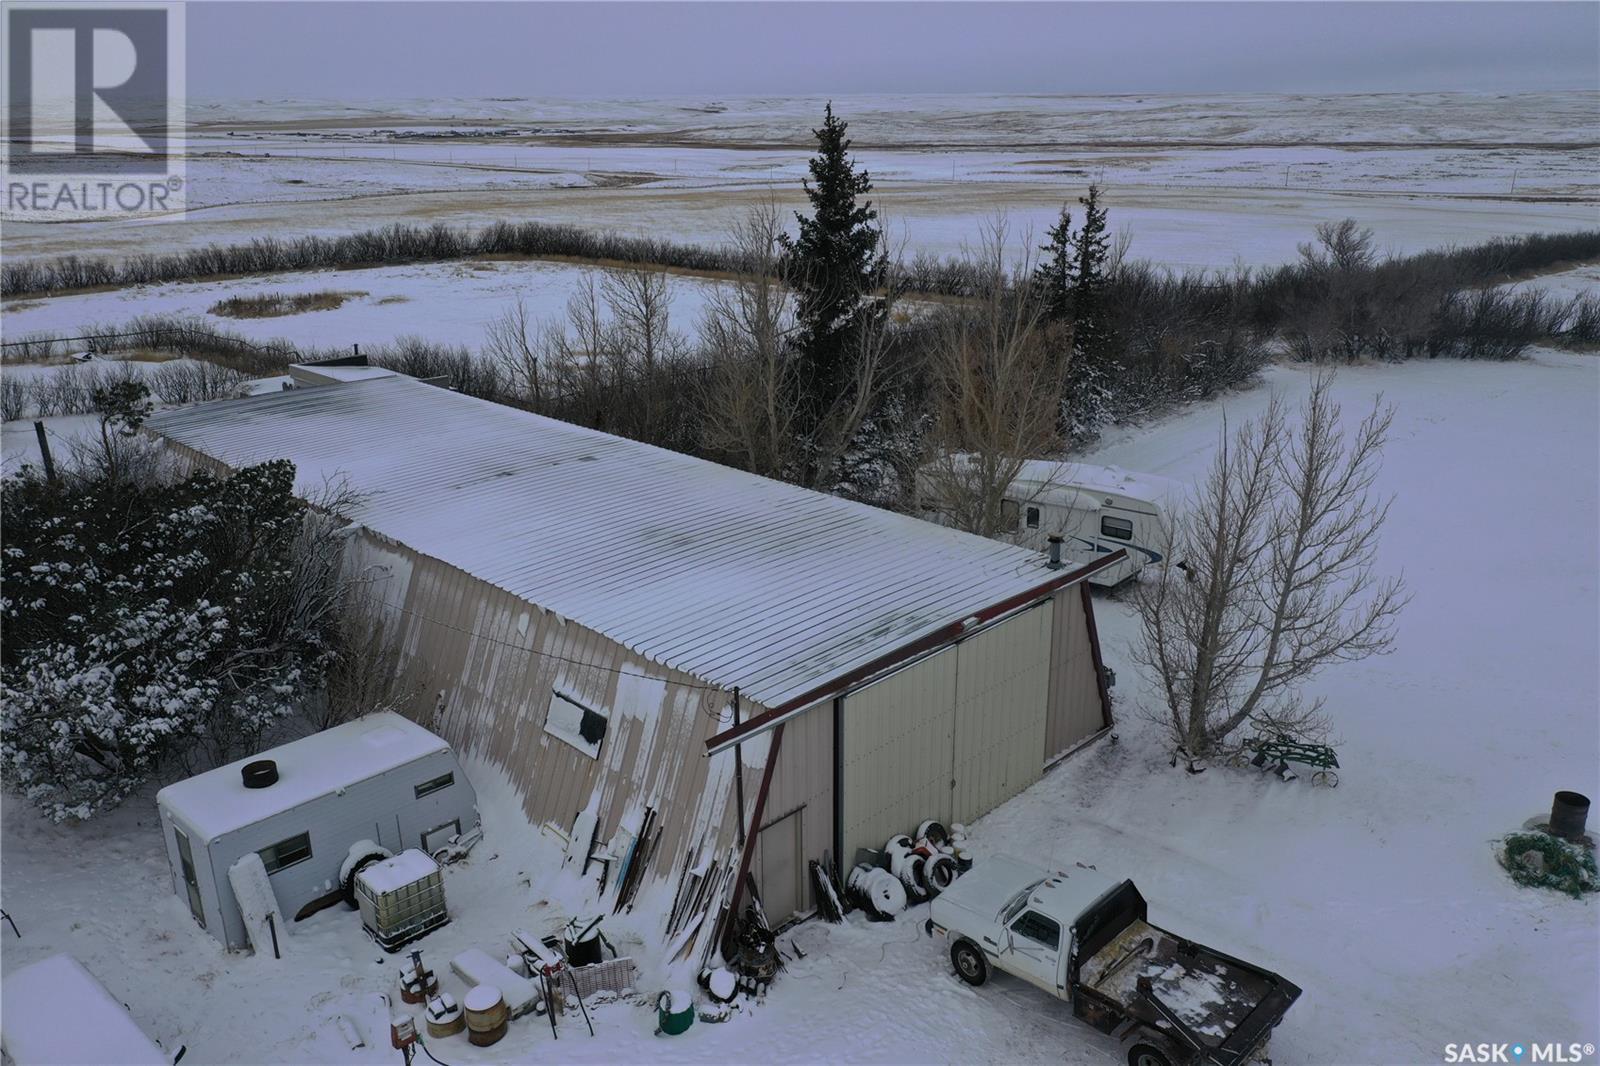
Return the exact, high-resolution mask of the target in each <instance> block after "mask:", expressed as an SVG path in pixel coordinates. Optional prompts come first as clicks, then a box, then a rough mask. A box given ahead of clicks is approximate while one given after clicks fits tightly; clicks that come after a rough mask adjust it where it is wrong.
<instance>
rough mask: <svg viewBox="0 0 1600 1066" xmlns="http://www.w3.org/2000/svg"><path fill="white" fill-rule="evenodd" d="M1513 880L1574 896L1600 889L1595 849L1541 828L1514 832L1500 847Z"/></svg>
mask: <svg viewBox="0 0 1600 1066" xmlns="http://www.w3.org/2000/svg"><path fill="white" fill-rule="evenodd" d="M1496 851H1497V853H1498V854H1499V858H1500V865H1501V866H1503V867H1505V870H1506V872H1507V873H1508V874H1510V875H1511V880H1513V881H1515V882H1516V883H1517V884H1519V885H1525V886H1528V887H1530V888H1552V889H1555V890H1556V891H1557V892H1563V893H1565V894H1566V895H1569V896H1571V897H1572V898H1573V899H1580V898H1582V897H1583V895H1584V894H1585V893H1588V892H1600V869H1597V868H1596V866H1595V860H1594V851H1593V849H1592V848H1586V847H1584V846H1582V845H1581V844H1573V843H1571V842H1569V841H1566V840H1562V839H1561V838H1560V837H1555V836H1551V835H1550V834H1549V833H1542V832H1539V831H1537V830H1530V831H1528V832H1523V833H1512V834H1510V835H1508V836H1507V837H1506V838H1505V839H1504V840H1502V841H1500V843H1499V846H1498V847H1497V848H1496Z"/></svg>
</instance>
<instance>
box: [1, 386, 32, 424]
mask: <svg viewBox="0 0 1600 1066" xmlns="http://www.w3.org/2000/svg"><path fill="white" fill-rule="evenodd" d="M30 406H32V399H31V397H30V396H29V390H28V387H27V386H26V385H25V384H24V383H23V382H20V381H18V380H17V379H16V378H13V377H6V378H0V422H15V421H16V420H17V419H19V418H22V417H23V416H25V415H26V414H27V413H28V409H29V407H30Z"/></svg>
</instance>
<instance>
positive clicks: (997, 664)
mask: <svg viewBox="0 0 1600 1066" xmlns="http://www.w3.org/2000/svg"><path fill="white" fill-rule="evenodd" d="M1050 616H1051V612H1050V608H1049V605H1048V604H1041V605H1040V606H1038V607H1032V608H1029V609H1028V610H1027V611H1025V612H1023V613H1022V614H1020V615H1018V616H1017V617H1015V618H1012V619H1009V620H1007V621H1005V622H1001V623H1000V624H999V625H997V626H994V627H992V628H990V629H986V630H984V631H983V632H981V633H979V634H977V635H976V636H974V637H971V638H969V639H967V640H964V641H962V642H961V643H960V644H958V645H956V651H957V666H956V712H955V760H954V771H953V772H952V774H951V778H952V779H953V780H954V782H955V795H954V798H953V800H952V803H951V809H950V818H951V819H953V820H955V821H959V822H965V821H970V820H972V819H973V818H976V817H978V816H979V815H982V814H985V813H987V812H988V811H990V810H993V809H994V808H995V807H997V806H999V805H1000V804H1001V803H1003V802H1005V801H1006V800H1008V799H1010V798H1011V797H1012V796H1015V795H1016V794H1017V793H1019V792H1021V791H1022V790H1023V789H1025V788H1027V787H1028V786H1029V785H1031V784H1033V782H1035V781H1037V780H1038V779H1039V773H1040V761H1039V752H1040V751H1041V750H1042V749H1043V747H1044V736H1045V706H1046V702H1047V696H1048V691H1049V674H1050V659H1049V652H1050V628H1051V627H1050V620H1051V618H1050Z"/></svg>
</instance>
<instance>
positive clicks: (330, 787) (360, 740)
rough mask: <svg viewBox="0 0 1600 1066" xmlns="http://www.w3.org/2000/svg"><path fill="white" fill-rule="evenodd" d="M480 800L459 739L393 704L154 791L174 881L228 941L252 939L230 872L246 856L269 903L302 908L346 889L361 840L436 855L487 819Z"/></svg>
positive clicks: (233, 945) (205, 923)
mask: <svg viewBox="0 0 1600 1066" xmlns="http://www.w3.org/2000/svg"><path fill="white" fill-rule="evenodd" d="M477 804H478V798H477V795H476V793H475V792H474V791H473V789H472V785H471V783H470V782H468V781H467V779H466V775H465V774H463V773H462V772H461V767H460V766H459V765H458V764H457V763H456V757H455V754H454V753H453V752H452V751H451V750H450V745H448V744H447V743H445V742H444V741H443V740H442V739H440V738H439V737H437V736H435V735H434V734H433V733H430V732H429V731H428V730H426V729H424V728H422V726H420V725H417V724H416V723H415V722H412V721H410V720H409V719H406V718H402V717H401V716H400V715H398V714H394V713H392V712H388V711H385V712H381V713H378V714H369V715H367V716H366V717H365V718H358V719H356V720H355V721H353V722H346V723H344V724H343V725H336V726H334V727H333V728H332V729H327V730H324V731H323V732H321V733H313V734H312V735H311V736H308V737H302V738H301V739H299V740H295V741H292V742H290V743H288V744H284V745H282V746H280V747H277V748H273V749H272V750H270V751H265V752H262V753H261V754H260V755H256V756H252V757H251V758H248V759H241V760H239V761H238V762H235V763H230V764H228V765H227V766H219V767H217V768H216V769H215V770H209V771H207V772H205V773H203V774H199V775H197V776H195V777H191V778H188V779H187V780H184V781H179V782H177V783H176V784H171V785H168V786H167V787H166V788H164V789H162V790H161V791H160V792H158V793H157V794H156V806H157V807H158V808H159V809H160V811H161V826H162V831H163V832H164V833H165V834H166V839H167V858H168V861H169V862H171V864H172V875H173V885H174V888H175V889H176V890H177V893H178V895H179V896H180V897H182V898H184V899H186V900H187V901H188V904H189V910H190V913H192V914H193V915H194V920H195V921H196V922H198V923H200V927H201V928H203V929H205V930H206V931H207V932H209V933H210V934H211V935H212V936H215V937H216V938H217V939H218V940H221V941H222V942H223V944H224V945H226V946H227V947H228V948H230V949H239V948H245V947H248V946H251V940H250V934H249V932H248V930H247V918H246V915H245V913H244V911H243V909H242V907H241V903H242V902H243V901H241V900H240V899H239V898H237V896H236V894H235V890H234V882H233V880H232V878H231V877H230V876H229V871H230V869H231V868H232V867H233V866H234V864H236V863H237V862H239V860H240V859H241V858H243V857H245V856H247V855H260V856H261V864H260V867H264V868H265V871H266V878H267V884H268V886H269V887H270V888H271V894H272V897H273V900H272V902H274V903H276V905H277V907H278V909H279V910H280V911H281V912H282V913H283V914H284V915H287V916H293V915H295V914H296V913H297V912H299V911H300V910H301V908H303V907H306V906H307V905H308V904H311V903H313V901H316V900H318V899H320V898H322V897H326V896H328V895H329V894H330V893H334V892H337V891H339V890H340V888H341V883H342V881H343V879H344V877H345V870H344V864H345V860H346V859H347V858H348V857H349V852H350V849H351V847H352V845H355V844H357V843H359V842H363V841H366V842H369V843H370V844H372V845H375V846H376V848H375V850H377V849H381V852H382V853H392V854H399V853H400V852H402V851H404V850H406V849H407V848H421V849H422V850H423V851H425V852H427V853H429V854H432V853H433V852H435V851H437V850H439V849H440V848H442V847H444V846H445V845H446V844H448V843H449V842H450V841H451V839H453V838H455V837H457V836H459V835H461V834H463V833H465V832H467V831H469V830H470V829H472V828H473V827H474V826H475V825H477V824H478V807H477ZM352 902H353V901H352Z"/></svg>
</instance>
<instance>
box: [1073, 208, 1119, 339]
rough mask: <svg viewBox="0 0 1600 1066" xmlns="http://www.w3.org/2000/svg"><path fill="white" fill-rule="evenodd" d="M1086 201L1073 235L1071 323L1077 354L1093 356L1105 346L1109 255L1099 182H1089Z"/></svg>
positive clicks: (1108, 242)
mask: <svg viewBox="0 0 1600 1066" xmlns="http://www.w3.org/2000/svg"><path fill="white" fill-rule="evenodd" d="M1078 203H1080V204H1082V205H1083V225H1082V226H1081V227H1080V228H1079V229H1078V232H1077V234H1076V236H1074V237H1073V239H1072V252H1073V265H1072V325H1073V331H1072V334H1073V347H1074V354H1075V355H1077V356H1079V357H1080V358H1084V357H1088V358H1093V357H1095V356H1098V355H1100V354H1102V353H1101V352H1100V350H1099V349H1102V348H1104V346H1105V342H1106V339H1107V338H1106V335H1105V309H1104V307H1103V306H1102V304H1103V296H1104V293H1105V287H1106V276H1105V270H1106V256H1107V254H1108V249H1109V247H1110V240H1109V238H1107V236H1106V209H1105V208H1103V207H1101V206H1100V186H1098V185H1091V186H1089V195H1088V196H1081V197H1079V198H1078Z"/></svg>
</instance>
